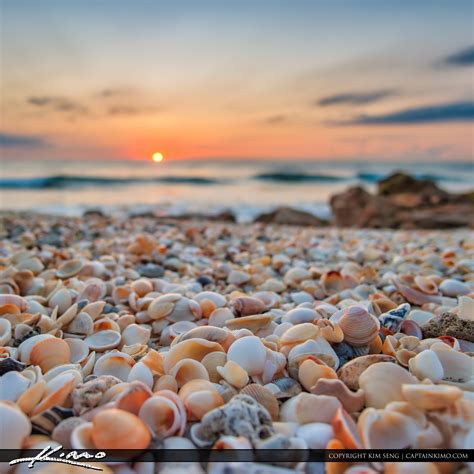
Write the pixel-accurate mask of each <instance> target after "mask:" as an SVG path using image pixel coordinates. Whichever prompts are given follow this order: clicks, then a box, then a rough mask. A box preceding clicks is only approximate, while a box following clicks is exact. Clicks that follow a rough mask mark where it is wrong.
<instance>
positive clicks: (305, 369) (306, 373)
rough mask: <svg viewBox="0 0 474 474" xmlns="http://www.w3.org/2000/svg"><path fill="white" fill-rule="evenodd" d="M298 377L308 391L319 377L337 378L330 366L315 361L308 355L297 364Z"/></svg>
mask: <svg viewBox="0 0 474 474" xmlns="http://www.w3.org/2000/svg"><path fill="white" fill-rule="evenodd" d="M298 379H299V381H300V383H301V385H303V387H304V388H305V389H306V390H308V392H309V391H310V390H311V388H312V387H313V386H314V385H315V384H316V383H317V381H318V380H319V379H337V375H336V372H335V371H334V370H333V369H331V367H328V366H327V365H322V364H320V363H317V362H315V360H314V358H313V357H312V356H309V357H308V358H306V359H305V360H304V361H303V362H302V363H301V365H300V366H299V369H298Z"/></svg>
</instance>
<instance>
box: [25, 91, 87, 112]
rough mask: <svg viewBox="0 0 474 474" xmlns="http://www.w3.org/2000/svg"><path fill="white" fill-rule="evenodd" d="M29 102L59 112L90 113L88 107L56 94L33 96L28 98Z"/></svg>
mask: <svg viewBox="0 0 474 474" xmlns="http://www.w3.org/2000/svg"><path fill="white" fill-rule="evenodd" d="M27 102H28V103H29V104H30V105H34V106H36V107H43V108H48V109H49V110H54V111H57V112H68V113H73V114H78V115H84V114H87V113H88V109H87V107H85V106H83V105H82V104H79V103H78V102H75V101H73V100H70V99H67V98H66V97H55V96H32V97H28V98H27Z"/></svg>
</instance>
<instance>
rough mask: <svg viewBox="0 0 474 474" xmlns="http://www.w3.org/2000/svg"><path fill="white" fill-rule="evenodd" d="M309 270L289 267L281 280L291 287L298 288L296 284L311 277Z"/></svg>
mask: <svg viewBox="0 0 474 474" xmlns="http://www.w3.org/2000/svg"><path fill="white" fill-rule="evenodd" d="M311 276H312V275H311V272H310V271H308V270H306V269H304V268H290V270H288V271H287V272H286V273H285V276H284V277H283V281H284V282H285V283H286V284H287V285H288V286H289V287H292V288H298V285H299V284H300V283H301V282H302V281H304V280H310V279H311Z"/></svg>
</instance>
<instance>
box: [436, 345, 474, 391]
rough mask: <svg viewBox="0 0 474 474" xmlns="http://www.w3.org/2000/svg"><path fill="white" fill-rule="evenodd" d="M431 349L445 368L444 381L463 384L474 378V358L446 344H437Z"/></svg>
mask: <svg viewBox="0 0 474 474" xmlns="http://www.w3.org/2000/svg"><path fill="white" fill-rule="evenodd" d="M430 349H431V350H432V351H433V352H435V353H436V356H437V357H438V359H439V361H440V362H441V365H442V366H443V372H444V375H443V379H444V380H449V381H452V382H460V383H463V382H467V381H469V380H472V379H473V378H474V375H473V374H474V360H473V359H472V357H469V356H468V355H467V354H464V353H462V352H459V351H456V350H454V349H452V348H451V347H450V346H448V345H447V344H445V343H444V342H437V343H435V344H433V345H432V346H431V348H430Z"/></svg>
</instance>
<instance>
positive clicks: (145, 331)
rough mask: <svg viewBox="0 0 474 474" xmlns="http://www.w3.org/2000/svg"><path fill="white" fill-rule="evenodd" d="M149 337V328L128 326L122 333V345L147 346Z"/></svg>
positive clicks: (135, 325)
mask: <svg viewBox="0 0 474 474" xmlns="http://www.w3.org/2000/svg"><path fill="white" fill-rule="evenodd" d="M150 336H151V329H150V328H149V327H145V326H143V325H138V324H130V325H128V326H127V327H126V328H125V329H124V330H123V332H122V344H126V345H131V344H147V343H148V341H149V340H150Z"/></svg>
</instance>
